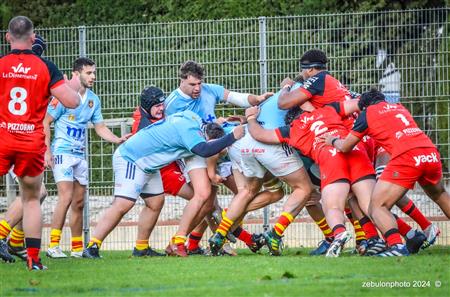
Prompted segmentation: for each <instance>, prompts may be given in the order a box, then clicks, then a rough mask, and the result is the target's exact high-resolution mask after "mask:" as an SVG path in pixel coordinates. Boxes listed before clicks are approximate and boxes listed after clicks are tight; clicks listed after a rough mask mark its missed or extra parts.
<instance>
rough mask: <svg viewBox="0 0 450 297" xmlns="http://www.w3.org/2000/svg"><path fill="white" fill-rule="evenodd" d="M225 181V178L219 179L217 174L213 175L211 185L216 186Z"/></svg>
mask: <svg viewBox="0 0 450 297" xmlns="http://www.w3.org/2000/svg"><path fill="white" fill-rule="evenodd" d="M225 180H226V179H225V178H223V177H221V176H220V175H218V174H215V175H214V176H213V177H212V178H211V183H212V184H213V185H215V186H217V185H219V184H221V183H223V182H224V181H225Z"/></svg>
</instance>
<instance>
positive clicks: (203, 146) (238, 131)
mask: <svg viewBox="0 0 450 297" xmlns="http://www.w3.org/2000/svg"><path fill="white" fill-rule="evenodd" d="M195 133H197V132H195ZM243 136H244V127H243V126H237V127H236V128H234V130H233V132H232V133H229V134H226V135H224V136H222V137H220V138H218V139H214V140H211V141H208V142H200V143H198V144H196V145H195V146H194V147H192V148H191V149H190V150H191V152H193V153H194V154H196V155H199V156H200V157H203V158H209V157H211V156H214V155H215V154H218V153H220V152H221V151H222V150H223V149H224V148H226V147H228V146H230V145H232V144H233V143H234V142H235V141H236V140H238V139H241V138H242V137H243Z"/></svg>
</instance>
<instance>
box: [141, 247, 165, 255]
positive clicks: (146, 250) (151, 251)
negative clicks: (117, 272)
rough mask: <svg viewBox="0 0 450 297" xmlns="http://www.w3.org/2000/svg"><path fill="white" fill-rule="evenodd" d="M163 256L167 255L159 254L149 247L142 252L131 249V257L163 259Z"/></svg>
mask: <svg viewBox="0 0 450 297" xmlns="http://www.w3.org/2000/svg"><path fill="white" fill-rule="evenodd" d="M165 256H167V255H166V254H163V253H159V252H157V251H155V250H154V249H152V248H150V247H148V248H146V249H143V250H138V249H136V248H134V249H133V257H165Z"/></svg>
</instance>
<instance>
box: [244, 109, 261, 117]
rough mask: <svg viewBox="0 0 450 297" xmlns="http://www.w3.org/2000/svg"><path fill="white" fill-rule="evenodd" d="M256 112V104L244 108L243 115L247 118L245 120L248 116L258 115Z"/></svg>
mask: <svg viewBox="0 0 450 297" xmlns="http://www.w3.org/2000/svg"><path fill="white" fill-rule="evenodd" d="M258 114H259V107H258V106H252V107H249V108H247V109H246V110H245V117H246V118H247V120H248V119H249V118H250V117H255V118H256V117H258Z"/></svg>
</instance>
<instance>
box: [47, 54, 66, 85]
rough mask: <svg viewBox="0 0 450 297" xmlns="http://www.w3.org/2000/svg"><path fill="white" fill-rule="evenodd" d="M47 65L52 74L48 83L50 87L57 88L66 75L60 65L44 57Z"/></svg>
mask: <svg viewBox="0 0 450 297" xmlns="http://www.w3.org/2000/svg"><path fill="white" fill-rule="evenodd" d="M42 60H43V61H44V63H45V65H47V68H48V71H49V74H50V82H49V84H48V87H49V89H53V88H56V87H58V86H60V85H62V84H63V83H64V77H63V75H62V73H61V71H59V69H58V67H57V66H56V65H55V64H54V63H53V62H52V61H50V60H47V59H42Z"/></svg>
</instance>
